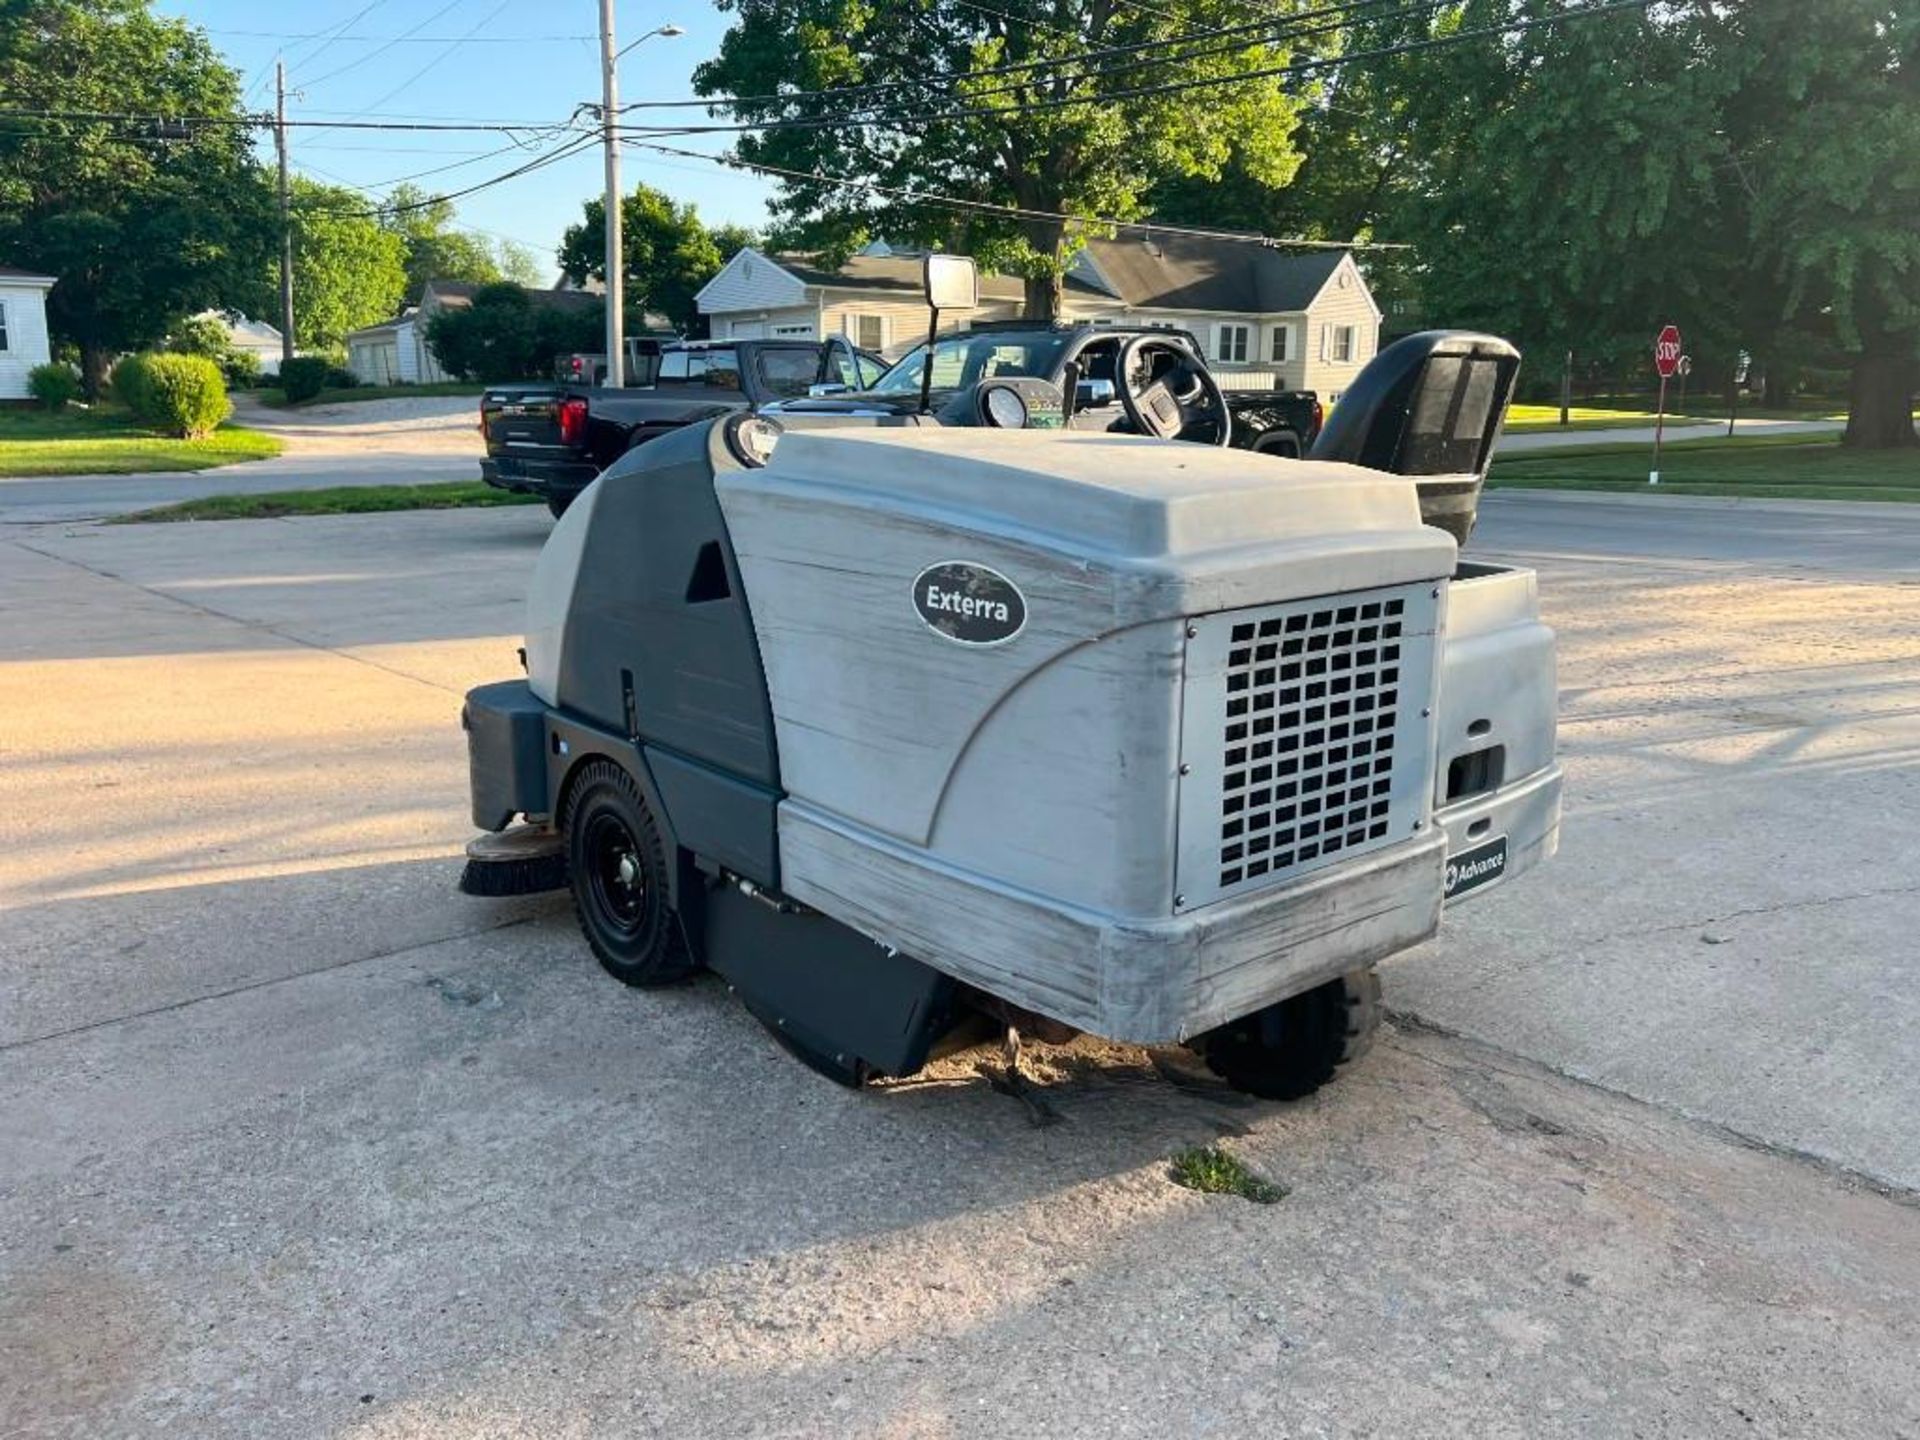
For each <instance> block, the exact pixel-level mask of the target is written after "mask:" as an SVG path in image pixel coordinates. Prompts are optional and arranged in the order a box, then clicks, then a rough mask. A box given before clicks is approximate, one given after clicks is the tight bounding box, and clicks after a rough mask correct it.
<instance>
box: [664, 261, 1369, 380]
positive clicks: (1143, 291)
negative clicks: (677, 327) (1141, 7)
mask: <svg viewBox="0 0 1920 1440" xmlns="http://www.w3.org/2000/svg"><path fill="white" fill-rule="evenodd" d="M920 266H921V256H920V255H919V254H917V253H914V254H909V253H895V252H892V251H889V250H887V249H886V247H884V246H876V247H874V248H873V249H872V250H870V251H867V252H865V253H862V254H859V255H855V256H853V257H852V258H851V259H850V260H848V261H847V263H846V264H845V265H842V266H839V267H838V268H826V267H822V266H820V265H818V264H817V263H815V262H814V261H812V260H810V259H808V258H806V257H805V256H798V255H765V254H762V253H761V252H759V251H757V250H753V249H746V250H742V251H741V252H740V253H739V254H738V255H736V256H734V257H733V259H732V260H731V261H729V262H728V263H727V265H726V266H725V267H724V268H722V269H721V271H720V273H719V274H718V275H716V276H714V278H713V279H712V280H710V281H708V282H707V285H706V288H705V289H703V290H701V292H700V293H699V295H698V296H697V297H696V300H697V302H698V304H699V306H700V310H701V313H702V314H704V315H706V316H707V318H708V323H709V325H710V326H711V330H712V334H713V337H714V338H715V339H716V340H724V339H730V338H735V337H739V338H749V337H751V338H761V337H768V338H773V337H794V338H802V339H812V338H817V337H820V336H824V335H845V336H846V337H847V338H848V339H849V340H852V341H853V342H854V343H855V344H857V345H859V346H861V347H862V348H863V349H868V350H879V351H882V352H883V353H886V354H889V355H897V354H899V353H901V352H902V351H904V350H906V349H908V348H909V347H911V346H912V345H914V344H915V343H917V342H918V341H919V340H921V339H922V338H924V336H925V332H926V324H927V312H926V307H925V305H924V304H922V303H921V300H920ZM1024 299H1025V290H1024V287H1023V286H1022V284H1021V282H1020V281H1019V280H1018V279H1016V278H1015V277H1013V276H1010V275H982V276H981V277H980V302H981V303H980V306H979V308H978V309H976V310H974V311H972V312H970V313H968V314H966V315H954V316H951V317H949V316H944V315H943V316H942V317H941V324H942V326H943V327H945V326H947V325H949V324H950V323H954V324H960V325H968V324H977V323H980V322H982V321H988V320H1011V319H1018V318H1019V316H1020V313H1021V310H1022V307H1023V302H1024ZM1063 312H1064V313H1063V318H1065V319H1068V320H1075V321H1087V322H1091V323H1093V324H1100V323H1103V322H1104V323H1108V324H1117V323H1124V324H1129V325H1164V326H1166V327H1168V328H1170V329H1180V330H1186V331H1189V332H1191V333H1192V334H1193V336H1194V337H1195V338H1196V339H1197V340H1198V341H1199V342H1200V344H1201V345H1202V346H1203V347H1204V348H1205V350H1206V353H1207V359H1208V361H1209V362H1210V363H1211V365H1212V367H1213V369H1214V371H1215V373H1216V374H1218V375H1219V376H1220V378H1221V381H1222V383H1223V384H1226V385H1227V386H1229V387H1230V388H1240V389H1258V390H1269V389H1281V390H1298V389H1311V390H1317V391H1318V392H1319V393H1320V396H1321V398H1322V399H1324V400H1326V401H1328V402H1329V403H1330V402H1332V401H1334V400H1337V399H1338V398H1339V397H1340V394H1341V392H1342V391H1344V390H1345V389H1346V387H1347V386H1348V384H1350V383H1351V382H1352V380H1353V377H1354V376H1355V375H1357V374H1358V373H1359V372H1360V367H1361V366H1363V365H1365V364H1366V363H1367V361H1368V360H1370V359H1372V358H1373V356H1374V355H1375V353H1376V352H1377V351H1378V350H1379V348H1380V307H1379V306H1378V305H1377V304H1376V303H1375V302H1374V298H1373V293H1372V291H1370V290H1369V289H1368V288H1367V282H1366V277H1365V276H1364V275H1362V274H1361V273H1360V268H1359V266H1358V265H1356V264H1355V263H1354V259H1353V255H1352V253H1351V252H1350V251H1346V250H1315V251H1309V252H1306V253H1299V252H1294V251H1287V250H1281V249H1277V248H1275V247H1273V246H1271V245H1267V244H1264V243H1261V242H1260V241H1258V240H1254V239H1251V238H1249V239H1246V240H1240V239H1230V238H1222V239H1212V238H1202V237H1198V236H1190V235H1168V234H1165V233H1162V232H1151V231H1127V232H1124V233H1123V234H1122V235H1121V236H1120V237H1118V238H1116V239H1113V240H1094V241H1090V242H1089V243H1088V244H1087V246H1086V247H1085V248H1084V249H1083V250H1082V251H1081V252H1080V253H1079V254H1078V255H1077V256H1076V257H1075V259H1074V263H1073V265H1072V267H1071V268H1070V269H1069V271H1068V273H1067V283H1066V288H1065V302H1064V307H1063Z"/></svg>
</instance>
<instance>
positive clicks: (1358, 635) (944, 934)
mask: <svg viewBox="0 0 1920 1440" xmlns="http://www.w3.org/2000/svg"><path fill="white" fill-rule="evenodd" d="M1439 339H1440V340H1441V341H1443V342H1446V343H1445V344H1436V345H1435V346H1434V347H1433V350H1432V353H1433V354H1435V355H1441V356H1447V355H1458V354H1469V355H1470V354H1471V353H1472V352H1471V350H1467V351H1462V350H1461V349H1460V348H1459V345H1458V343H1457V342H1455V341H1453V340H1451V339H1450V337H1439ZM1474 343H1476V344H1487V345H1492V346H1499V349H1498V351H1497V352H1493V351H1489V352H1487V353H1488V354H1492V355H1495V356H1496V358H1497V359H1498V361H1499V363H1498V364H1494V363H1493V361H1491V360H1490V361H1488V362H1487V363H1488V365H1489V367H1490V368H1489V370H1488V371H1487V372H1486V374H1485V375H1484V376H1483V375H1480V374H1476V373H1475V368H1474V365H1473V364H1472V363H1467V364H1465V365H1456V366H1454V367H1453V368H1452V369H1451V370H1446V369H1445V367H1432V372H1431V375H1430V377H1429V378H1430V380H1431V383H1432V384H1436V385H1437V384H1442V383H1444V385H1445V387H1446V388H1447V389H1448V391H1449V394H1448V396H1447V397H1445V398H1447V400H1448V402H1449V403H1447V404H1437V403H1436V402H1435V401H1434V400H1433V398H1432V397H1431V396H1430V395H1427V394H1426V393H1425V392H1424V391H1423V390H1422V388H1421V386H1420V385H1419V384H1418V383H1415V384H1411V385H1409V386H1406V387H1404V388H1405V391H1406V393H1405V394H1404V395H1403V398H1402V401H1401V403H1400V404H1399V406H1398V408H1397V409H1393V410H1392V412H1391V413H1390V414H1385V415H1382V414H1380V413H1374V415H1373V421H1372V428H1371V429H1370V430H1368V431H1366V432H1364V433H1362V432H1355V433H1354V434H1352V435H1350V437H1349V440H1348V442H1347V443H1349V444H1352V445H1355V446H1362V445H1364V444H1365V443H1367V442H1368V440H1369V438H1370V436H1372V435H1373V434H1375V432H1377V431H1379V430H1381V429H1382V428H1393V429H1394V430H1395V431H1396V432H1397V433H1400V434H1401V435H1402V439H1401V441H1400V443H1398V444H1397V446H1396V450H1397V451H1398V452H1405V451H1407V450H1408V449H1409V448H1410V447H1409V444H1408V443H1407V442H1406V440H1405V432H1407V431H1408V430H1409V428H1410V425H1411V423H1412V422H1411V420H1410V417H1412V416H1415V415H1416V414H1425V415H1427V416H1428V417H1430V419H1431V421H1432V423H1433V424H1435V425H1437V426H1439V427H1440V428H1441V429H1442V430H1443V431H1444V432H1445V434H1446V435H1459V436H1461V437H1469V436H1471V437H1473V439H1474V440H1475V442H1476V443H1475V444H1473V445H1472V446H1468V447H1466V448H1467V451H1468V452H1469V453H1468V454H1467V458H1466V461H1465V463H1462V464H1461V468H1462V469H1463V470H1465V467H1466V465H1467V464H1470V465H1471V466H1472V469H1471V471H1469V472H1467V473H1465V474H1463V475H1462V477H1461V478H1462V479H1463V481H1470V482H1472V483H1473V485H1474V488H1476V489H1477V483H1478V480H1479V477H1480V475H1481V474H1482V473H1483V472H1484V468H1485V459H1486V451H1487V450H1488V449H1490V446H1491V441H1492V437H1493V435H1494V434H1495V433H1496V431H1497V428H1498V424H1499V419H1500V413H1501V412H1503V411H1504V408H1505V403H1506V398H1507V395H1508V393H1509V392H1510V388H1511V383H1512V377H1513V368H1512V365H1511V363H1508V359H1507V357H1510V356H1511V355H1512V351H1511V349H1510V348H1509V347H1505V346H1501V345H1499V342H1481V341H1475V342H1474ZM1446 344H1453V346H1454V349H1453V350H1451V351H1449V350H1447V349H1446ZM1382 358H1383V359H1384V358H1386V357H1382ZM1376 363H1378V362H1376ZM1443 372H1444V374H1443ZM1434 377H1440V378H1434ZM1363 379H1364V377H1363ZM1417 379H1418V377H1417V376H1416V380H1417ZM1375 388H1377V387H1375ZM1355 389H1356V390H1357V391H1361V392H1362V396H1363V397H1364V396H1365V395H1368V394H1372V393H1373V390H1370V389H1368V387H1366V386H1365V385H1362V384H1356V387H1355ZM1359 408H1361V407H1356V409H1359ZM1412 448H1414V449H1418V448H1419V447H1418V446H1417V445H1415V446H1413V447H1412ZM1424 453H1426V454H1427V455H1428V456H1429V457H1431V455H1432V454H1433V453H1434V449H1433V446H1432V445H1429V446H1428V448H1427V450H1426V451H1425V452H1424ZM1447 453H1451V454H1453V455H1459V454H1461V453H1462V451H1461V446H1460V445H1455V446H1454V448H1453V450H1452V451H1451V452H1447ZM1455 463H1460V462H1458V461H1456V462H1455ZM1428 469H1431V466H1429V467H1428ZM1421 473H1426V472H1425V471H1422V472H1421ZM526 662H527V672H528V677H527V679H526V680H525V681H516V682H508V683H503V684H499V685H492V686H487V687H483V688H482V689H480V690H476V691H474V692H473V693H472V694H471V695H470V696H469V697H468V703H467V709H466V724H467V728H468V730H469V733H470V739H471V757H472V766H473V794H474V818H475V820H476V822H477V823H478V824H479V825H480V826H481V827H482V828H483V829H486V830H489V831H498V830H502V829H503V828H505V827H506V826H507V825H508V824H509V823H510V822H511V821H512V819H513V817H514V816H515V815H525V816H527V817H528V819H529V821H530V822H532V825H533V826H534V827H535V828H534V830H533V832H532V833H533V836H534V839H533V840H532V841H531V843H532V844H534V845H535V846H538V845H539V844H540V843H542V837H544V836H546V835H551V836H552V837H553V838H552V840H551V841H550V842H547V843H550V844H551V845H553V846H554V847H556V848H558V847H564V851H565V855H566V863H567V869H568V872H569V875H570V881H571V885H572V889H573V892H574V897H575V901H576V906H577V908H578V911H579V914H580V919H581V923H582V926H583V928H584V929H585V931H586V934H587V937H588V940H589V941H590V942H591V944H592V946H593V948H594V950H595V952H596V954H597V955H598V956H599V957H600V959H601V961H602V963H603V964H605V965H606V966H607V968H608V969H609V970H611V971H612V972H613V973H614V974H615V975H616V976H618V977H620V978H621V979H623V980H626V981H628V982H629V983H635V984H654V983H660V982H662V981H666V980H672V979H677V978H680V977H682V976H684V975H686V974H688V973H690V972H691V971H692V970H693V969H696V968H698V967H699V966H700V965H702V964H704V965H707V966H710V967H711V968H713V969H714V970H716V971H718V972H719V973H720V974H722V975H723V976H725V977H726V978H727V979H728V980H729V981H730V982H731V983H732V984H733V986H734V987H735V988H736V989H737V990H738V991H739V992H740V993H741V995H742V997H743V998H744V999H745V1000H746V1003H747V1004H748V1005H749V1006H750V1007H751V1008H752V1009H753V1010H754V1012H755V1013H756V1014H757V1015H758V1016H760V1018H761V1019H763V1020H764V1021H765V1022H766V1023H767V1024H768V1025H769V1027H770V1028H772V1029H774V1031H775V1033H776V1034H777V1035H778V1036H779V1037H780V1038H781V1039H782V1040H783V1041H784V1042H785V1043H786V1044H787V1045H788V1046H789V1047H791V1048H792V1049H794V1050H795V1051H796V1052H797V1053H799V1054H800V1055H801V1056H802V1057H803V1058H805V1059H806V1060H807V1061H808V1062H809V1063H811V1064H813V1065H815V1066H816V1067H817V1068H819V1069H822V1070H823V1071H826V1072H827V1073H829V1074H831V1075H834V1076H835V1077H836V1078H839V1079H842V1080H844V1081H848V1082H851V1083H858V1081H859V1080H861V1079H863V1078H864V1077H865V1076H867V1075H868V1074H871V1073H876V1072H877V1073H886V1074H893V1075H900V1074H906V1073H910V1072H911V1071H913V1070H914V1069H916V1068H918V1067H919V1065H920V1064H921V1063H923V1061H924V1060H925V1058H926V1056H927V1054H928V1053H929V1050H930V1048H931V1047H932V1046H933V1044H934V1043H935V1042H936V1041H937V1040H939V1039H940V1038H941V1036H942V1035H943V1034H945V1033H946V1032H947V1031H949V1030H951V1029H952V1028H953V1027H954V1025H955V1024H956V1022H957V1021H958V1019H959V1018H960V1017H961V1016H962V1015H963V1014H964V1013H966V1012H969V1011H976V1010H984V1011H986V1012H987V1013H989V1014H991V1015H993V1016H995V1017H996V1018H997V1019H999V1020H1000V1021H1001V1022H1003V1023H1006V1024H1011V1025H1015V1026H1020V1027H1024V1028H1029V1029H1034V1030H1037V1031H1040V1032H1041V1033H1045V1034H1059V1033H1061V1032H1063V1031H1065V1030H1068V1029H1074V1028H1077V1029H1085V1030H1090V1031H1093V1032H1095V1033H1098V1034H1101V1035H1106V1036H1110V1037H1113V1038H1115V1039H1120V1040H1126V1041H1135V1042H1140V1043H1146V1044H1158V1043H1174V1042H1179V1043H1187V1044H1190V1045H1192V1046H1194V1048H1196V1049H1197V1050H1199V1051H1200V1053H1201V1054H1202V1055H1203V1056H1204V1057H1205V1058H1206V1060H1207V1061H1208V1063H1209V1064H1211V1065H1213V1067H1214V1068H1215V1069H1216V1070H1218V1071H1220V1072H1221V1073H1222V1074H1224V1075H1225V1076H1226V1077H1227V1078H1228V1079H1229V1080H1230V1081H1231V1082H1233V1083H1235V1084H1238V1085H1241V1086H1243V1087H1245V1088H1248V1089H1251V1090H1254V1091H1256V1092H1258V1093H1262V1094H1270V1095H1295V1094H1301V1093H1305V1092H1306V1091H1307V1090H1310V1089H1312V1088H1314V1086H1316V1085H1318V1084H1319V1083H1321V1082H1322V1081H1324V1080H1325V1079H1326V1078H1328V1077H1329V1076H1330V1075H1331V1074H1332V1072H1333V1068H1334V1066H1335V1065H1337V1064H1338V1063H1339V1062H1340V1061H1341V1060H1342V1059H1345V1058H1348V1057H1350V1056H1351V1055H1352V1054H1354V1053H1356V1052H1357V1049H1358V1048H1359V1047H1360V1046H1361V1045H1362V1044H1364V1042H1365V1039H1366V1037H1367V1032H1368V1031H1369V1030H1370V1028H1371V1023H1372V1018H1373V1014H1374V1008H1375V1007H1374V1004H1373V999H1374V996H1375V994H1376V993H1377V990H1376V986H1375V982H1374V981H1373V979H1372V976H1371V973H1370V969H1369V967H1371V966H1372V965H1373V964H1374V962H1376V961H1378V960H1379V959H1381V958H1383V957H1384V956H1387V955H1390V954H1393V953H1395V952H1396V951H1399V950H1402V949H1404V948H1406V947H1408V946H1411V945H1414V944H1417V943H1418V942H1420V941H1422V940H1424V939H1426V938H1427V937H1429V936H1430V935H1432V934H1433V933H1434V930H1435V928H1436V926H1437V924H1438V922H1439V917H1440V912H1441V908H1442V904H1443V901H1444V900H1446V899H1448V898H1452V897H1455V896H1460V895H1464V894H1467V893H1469V892H1471V891H1473V890H1475V889H1478V888H1481V887H1484V886H1485V885H1487V884H1489V883H1493V882H1496V881H1499V880H1501V879H1504V878H1505V877H1506V876H1508V875H1511V874H1512V873H1514V872H1517V871H1518V870H1521V869H1523V868H1525V867H1527V866H1529V865H1531V864H1532V863H1534V862H1535V861H1537V860H1538V859H1540V858H1542V857H1543V856H1545V855H1547V854H1549V853H1551V851H1552V849H1553V847H1554V844H1555V840H1556V836H1557V830H1558V815H1559V788H1560V779H1559V770H1558V768H1557V767H1556V766H1555V765H1554V763H1553V729H1554V673H1553V643H1552V636H1551V634H1550V632H1548V631H1547V630H1546V629H1545V628H1544V627H1543V626H1541V625H1540V624H1539V622H1538V620H1537V618H1536V617H1535V606H1534V592H1533V577H1532V576H1531V574H1530V573H1528V572H1524V571H1513V570H1502V569H1498V568H1494V567H1485V566H1462V565H1461V564H1460V563H1459V561H1458V556H1457V549H1456V546H1455V543H1454V540H1453V538H1452V537H1451V536H1450V535H1449V534H1447V533H1446V532H1444V531H1442V530H1440V529H1436V528H1433V527H1432V526H1429V525H1426V524H1423V523H1422V517H1421V501H1420V495H1419V493H1418V491H1417V490H1416V486H1415V484H1414V483H1413V482H1411V481H1410V480H1409V479H1407V478H1405V477H1404V476H1402V475H1399V474H1392V473H1388V472H1387V471H1386V470H1384V469H1367V468H1361V467H1359V466H1355V465H1350V464H1342V463H1332V462H1322V461H1312V460H1310V461H1299V462H1290V461H1281V460H1275V459H1273V458H1271V457H1265V456H1258V455H1252V454H1248V453H1245V452H1241V451H1235V450H1224V449H1215V448H1209V447H1202V446H1195V445H1182V444H1178V443H1174V442H1164V441H1153V440H1146V439H1140V438H1134V437H1125V436H1112V435H1081V434H1062V433H1048V434H1040V433H1034V432H1022V431H994V430H977V429H976V430H956V429H941V428H934V427H927V428H875V429H864V428H851V429H850V428H834V429H828V430H812V431H807V430H800V431H792V432H788V433H785V434H778V433H777V432H776V431H774V430H773V429H772V428H771V427H770V426H769V425H768V423H767V422H765V421H763V420H753V419H749V418H745V417H734V418H732V419H729V420H724V421H719V422H715V423H713V424H710V425H703V426H699V427H695V428H690V429H688V430H686V431H684V432H681V433H679V434H676V435H673V436H670V437H667V438H665V439H662V440H658V441H655V442H653V443H652V444H650V445H648V446H646V447H645V448H644V449H643V450H641V451H639V452H638V453H637V454H636V455H635V456H633V457H632V458H631V459H630V460H629V461H628V462H626V463H623V464H622V465H621V466H618V467H616V468H615V469H614V470H612V471H609V472H608V474H607V475H606V476H604V477H603V478H602V479H601V480H600V481H598V482H597V483H595V484H594V485H593V486H591V487H590V488H589V489H588V490H587V491H586V492H585V494H584V495H583V497H582V499H581V501H580V502H579V503H578V504H577V505H576V506H575V507H574V509H573V510H571V511H570V512H569V513H568V514H567V515H566V517H565V518H564V519H563V520H562V521H561V522H560V523H559V525H558V526H556V528H555V530H554V532H553V536H552V538H551V540H550V541H549V542H548V545H547V548H546V550H545V552H544V553H543V554H542V556H541V558H540V561H539V564H538V567H537V569H536V571H535V575H534V581H533V586H532V593H531V598H530V601H529V622H528V636H527V652H526ZM520 833H523V834H524V833H525V832H524V831H523V832H520Z"/></svg>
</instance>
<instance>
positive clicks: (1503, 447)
mask: <svg viewBox="0 0 1920 1440" xmlns="http://www.w3.org/2000/svg"><path fill="white" fill-rule="evenodd" d="M1846 428H1847V426H1846V422H1845V421H1843V420H1735V421H1734V422H1733V433H1734V434H1735V435H1738V436H1742V437H1754V436H1765V435H1827V434H1832V435H1838V434H1839V433H1840V432H1841V431H1842V430H1845V429H1846ZM1726 433H1727V422H1726V421H1724V420H1719V421H1714V422H1711V423H1709V424H1705V425H1693V424H1689V425H1678V426H1676V425H1669V426H1668V427H1667V436H1666V438H1667V439H1668V440H1670V441H1673V440H1712V439H1718V438H1724V437H1725V435H1726ZM1652 444H1653V426H1651V425H1633V426H1622V427H1619V428H1617V429H1611V430H1571V429H1569V430H1535V431H1530V432H1529V433H1527V434H1524V435H1502V436H1501V437H1500V446H1499V452H1498V453H1500V454H1502V455H1521V454H1525V453H1526V452H1527V451H1529V450H1561V449H1565V448H1566V447H1567V446H1569V445H1647V446H1651V445H1652Z"/></svg>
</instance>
